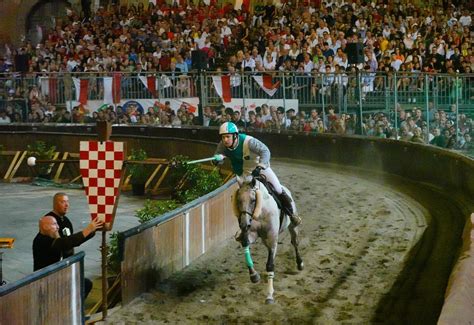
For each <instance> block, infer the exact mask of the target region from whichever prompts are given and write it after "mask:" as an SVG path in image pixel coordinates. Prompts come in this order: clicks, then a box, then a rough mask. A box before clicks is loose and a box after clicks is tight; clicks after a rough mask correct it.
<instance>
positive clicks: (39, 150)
mask: <svg viewBox="0 0 474 325" xmlns="http://www.w3.org/2000/svg"><path fill="white" fill-rule="evenodd" d="M26 149H27V151H28V154H27V155H28V157H35V158H36V159H39V160H49V159H53V157H54V154H55V152H56V147H55V146H50V145H48V144H46V142H44V141H36V142H34V143H33V144H29V145H28V146H27V147H26ZM37 168H38V174H39V175H48V174H49V173H50V172H51V170H50V169H51V168H50V164H38V167H37Z"/></svg>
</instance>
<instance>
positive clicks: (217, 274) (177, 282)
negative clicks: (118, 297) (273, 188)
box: [107, 161, 426, 324]
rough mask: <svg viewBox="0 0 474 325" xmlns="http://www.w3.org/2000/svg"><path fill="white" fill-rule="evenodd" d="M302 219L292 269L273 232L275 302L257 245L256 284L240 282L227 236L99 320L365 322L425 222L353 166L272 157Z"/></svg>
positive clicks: (401, 197) (241, 272)
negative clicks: (268, 296)
mask: <svg viewBox="0 0 474 325" xmlns="http://www.w3.org/2000/svg"><path fill="white" fill-rule="evenodd" d="M272 167H273V168H274V170H275V171H276V173H277V174H278V175H279V177H280V180H281V181H282V183H284V184H285V185H286V186H287V187H288V188H289V189H290V190H291V191H292V193H293V196H294V197H295V199H296V203H297V206H298V209H299V212H300V215H301V217H302V219H303V224H302V226H301V244H300V247H301V254H302V257H303V260H304V263H305V269H304V270H303V271H297V269H296V263H295V258H294V251H293V248H292V246H291V244H290V236H289V234H288V233H284V234H282V235H281V237H280V245H279V248H278V253H277V258H276V262H275V280H274V287H275V295H274V296H275V304H273V305H266V304H265V291H266V290H265V289H266V286H265V277H264V276H263V275H264V271H265V262H266V249H265V247H264V246H263V244H262V243H261V242H257V244H255V245H253V246H252V247H251V251H252V254H253V260H254V262H255V265H256V269H257V270H258V271H259V272H260V273H261V275H262V281H261V282H260V283H258V284H253V283H251V282H250V280H249V276H248V271H247V268H246V266H245V262H244V255H243V251H242V249H241V248H240V246H239V244H238V243H237V242H235V241H233V240H229V241H228V243H227V244H226V245H223V246H222V247H220V248H219V249H216V250H214V251H212V252H209V253H207V254H206V255H204V256H203V257H201V258H200V259H198V260H197V261H196V262H195V263H193V265H191V266H190V267H188V268H186V269H185V270H183V271H182V272H179V273H178V274H176V275H174V276H173V277H172V278H170V279H168V280H167V281H166V282H164V283H161V284H160V285H159V286H158V287H157V288H156V290H154V291H152V292H150V293H146V294H143V295H142V296H141V297H139V298H136V299H135V300H134V301H132V302H131V303H130V304H128V305H126V306H124V307H121V308H118V309H116V310H115V311H114V312H112V313H111V314H110V316H109V317H108V321H107V323H108V324H166V323H171V324H201V323H205V324H208V323H210V324H236V323H238V324H307V323H315V324H340V323H352V324H367V323H370V322H371V320H372V319H373V316H374V313H375V310H376V308H377V304H378V302H379V301H380V299H381V298H382V297H383V295H384V294H386V293H387V292H388V291H389V290H390V288H391V287H392V286H393V284H394V282H395V280H396V277H397V275H398V274H399V272H400V271H401V269H402V268H403V265H404V261H405V260H406V259H407V257H408V252H409V250H410V248H411V247H412V246H413V245H414V244H415V243H416V242H417V241H418V239H419V238H420V236H421V235H422V233H423V230H424V229H425V227H426V222H425V218H424V216H425V215H426V211H425V210H424V208H423V207H422V206H421V205H420V204H418V203H417V202H415V201H414V200H412V199H411V198H410V197H408V196H406V195H405V194H403V192H402V191H400V190H398V189H397V188H395V187H393V186H388V185H384V184H383V183H382V182H381V181H377V179H376V178H370V177H367V176H366V175H364V174H362V173H357V172H354V171H341V170H340V168H337V169H336V168H331V167H330V166H320V165H319V166H318V165H316V166H314V165H309V164H303V163H296V164H295V163H294V161H293V162H291V163H290V162H286V161H274V162H273V163H272Z"/></svg>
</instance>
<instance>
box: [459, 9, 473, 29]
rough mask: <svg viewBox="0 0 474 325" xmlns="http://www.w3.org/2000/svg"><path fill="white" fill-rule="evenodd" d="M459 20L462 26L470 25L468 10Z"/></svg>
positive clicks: (470, 19)
mask: <svg viewBox="0 0 474 325" xmlns="http://www.w3.org/2000/svg"><path fill="white" fill-rule="evenodd" d="M459 22H460V23H461V25H462V26H463V27H470V26H471V24H472V18H471V15H469V13H468V12H465V13H464V14H463V15H462V16H461V17H460V18H459Z"/></svg>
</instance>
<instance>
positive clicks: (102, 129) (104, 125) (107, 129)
mask: <svg viewBox="0 0 474 325" xmlns="http://www.w3.org/2000/svg"><path fill="white" fill-rule="evenodd" d="M111 134H112V124H110V123H109V122H107V121H97V137H98V140H99V141H100V142H103V141H108V140H109V139H110V135H111ZM100 251H101V253H102V320H105V319H106V318H107V308H108V302H107V285H108V283H107V251H108V247H107V229H106V227H105V225H104V228H103V229H102V245H101V246H100Z"/></svg>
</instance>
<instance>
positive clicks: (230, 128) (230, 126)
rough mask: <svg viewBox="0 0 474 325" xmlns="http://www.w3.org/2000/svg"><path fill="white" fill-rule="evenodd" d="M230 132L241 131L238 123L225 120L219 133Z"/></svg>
mask: <svg viewBox="0 0 474 325" xmlns="http://www.w3.org/2000/svg"><path fill="white" fill-rule="evenodd" d="M229 133H239V129H238V128H237V125H235V124H234V123H232V122H225V123H224V124H222V125H221V127H220V128H219V135H223V134H229Z"/></svg>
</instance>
